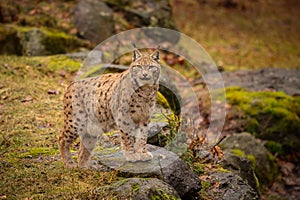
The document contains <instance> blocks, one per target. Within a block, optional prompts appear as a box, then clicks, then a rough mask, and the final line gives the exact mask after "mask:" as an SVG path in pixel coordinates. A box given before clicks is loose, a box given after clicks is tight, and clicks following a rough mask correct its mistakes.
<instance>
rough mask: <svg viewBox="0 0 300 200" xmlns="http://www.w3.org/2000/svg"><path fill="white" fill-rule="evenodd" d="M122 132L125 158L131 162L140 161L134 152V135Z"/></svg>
mask: <svg viewBox="0 0 300 200" xmlns="http://www.w3.org/2000/svg"><path fill="white" fill-rule="evenodd" d="M120 131H121V147H122V150H123V154H124V157H125V159H126V160H127V161H129V162H136V161H138V155H137V154H136V153H135V151H134V137H133V136H132V134H128V133H127V132H125V131H123V130H120Z"/></svg>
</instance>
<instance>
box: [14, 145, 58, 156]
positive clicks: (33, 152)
mask: <svg viewBox="0 0 300 200" xmlns="http://www.w3.org/2000/svg"><path fill="white" fill-rule="evenodd" d="M57 153H58V150H55V149H52V148H44V147H34V148H31V149H29V151H27V152H24V153H20V154H18V155H17V157H18V158H31V157H37V156H41V155H43V156H50V155H55V154H57Z"/></svg>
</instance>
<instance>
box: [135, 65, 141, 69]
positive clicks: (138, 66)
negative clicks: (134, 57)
mask: <svg viewBox="0 0 300 200" xmlns="http://www.w3.org/2000/svg"><path fill="white" fill-rule="evenodd" d="M134 69H138V70H141V69H143V67H142V66H141V65H136V66H134Z"/></svg>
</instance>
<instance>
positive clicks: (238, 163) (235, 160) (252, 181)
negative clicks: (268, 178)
mask: <svg viewBox="0 0 300 200" xmlns="http://www.w3.org/2000/svg"><path fill="white" fill-rule="evenodd" d="M222 166H223V167H224V168H225V169H228V170H230V171H232V172H233V173H234V174H237V175H238V176H240V177H241V178H243V179H244V180H245V182H246V183H248V185H250V186H251V187H252V188H253V189H254V191H256V192H257V193H259V183H258V180H257V177H256V175H255V172H254V170H253V165H252V163H251V161H250V160H248V159H247V158H244V157H240V156H237V155H234V154H232V153H231V152H228V151H224V161H223V163H222Z"/></svg>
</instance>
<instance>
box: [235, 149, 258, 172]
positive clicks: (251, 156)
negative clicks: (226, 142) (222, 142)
mask: <svg viewBox="0 0 300 200" xmlns="http://www.w3.org/2000/svg"><path fill="white" fill-rule="evenodd" d="M231 153H233V154H234V155H236V156H239V157H242V158H247V159H248V160H250V162H251V163H252V167H253V169H254V168H255V164H256V159H255V157H254V155H251V154H246V153H245V152H244V151H242V150H240V149H232V150H231Z"/></svg>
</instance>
